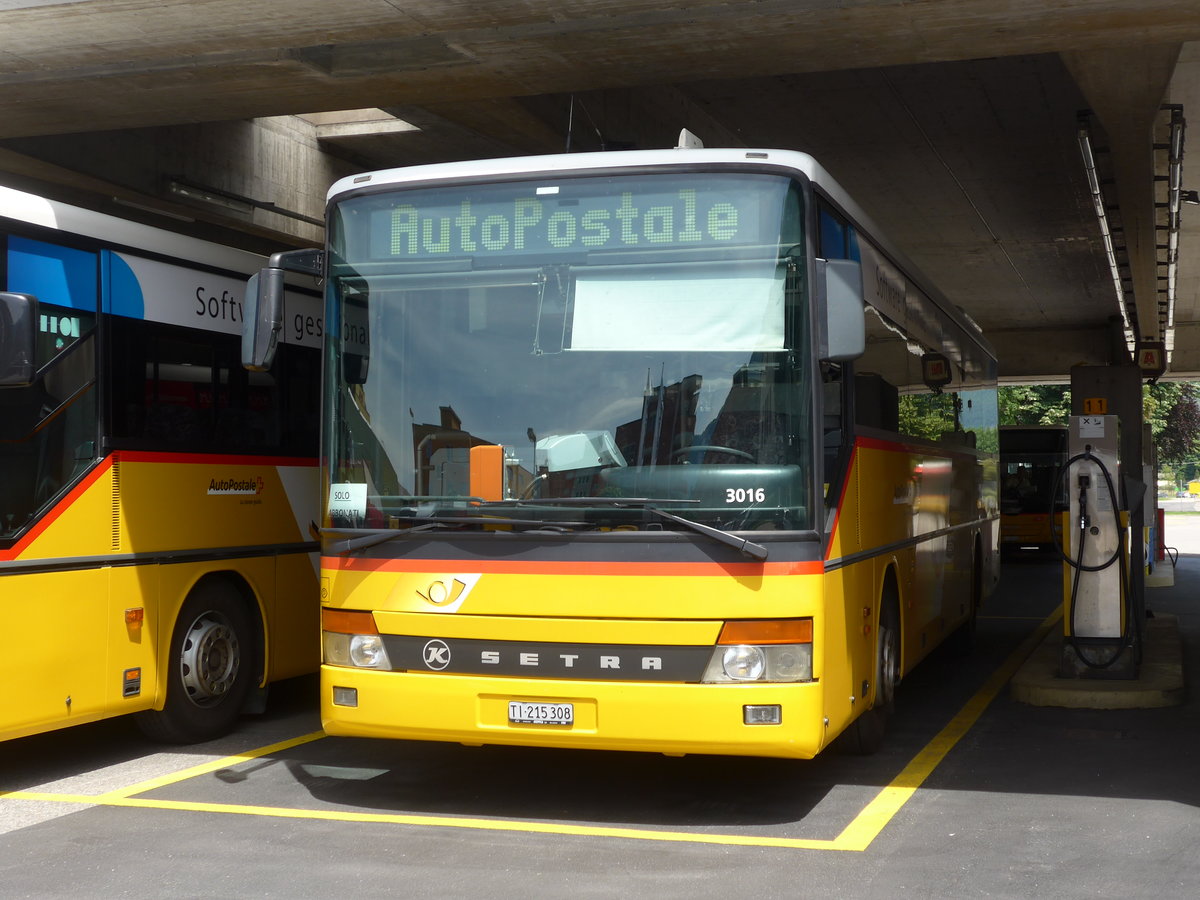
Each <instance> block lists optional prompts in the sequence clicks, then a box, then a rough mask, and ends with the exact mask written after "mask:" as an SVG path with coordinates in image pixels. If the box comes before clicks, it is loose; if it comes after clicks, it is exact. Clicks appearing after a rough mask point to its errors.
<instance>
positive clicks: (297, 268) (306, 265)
mask: <svg viewBox="0 0 1200 900" xmlns="http://www.w3.org/2000/svg"><path fill="white" fill-rule="evenodd" d="M267 267H268V268H270V269H283V270H284V271H285V272H298V273H299V274H301V275H312V276H313V277H314V278H320V277H322V276H323V275H324V274H325V251H324V250H320V249H317V248H315V247H306V248H305V249H303V250H281V251H279V252H278V253H272V254H271V258H270V260H268V261H267Z"/></svg>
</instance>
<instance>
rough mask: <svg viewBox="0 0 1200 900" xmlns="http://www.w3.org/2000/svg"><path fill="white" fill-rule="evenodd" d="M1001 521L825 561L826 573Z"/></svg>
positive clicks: (984, 521) (955, 527)
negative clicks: (957, 532)
mask: <svg viewBox="0 0 1200 900" xmlns="http://www.w3.org/2000/svg"><path fill="white" fill-rule="evenodd" d="M998 519H999V517H998V516H989V517H988V518H986V519H973V520H971V521H970V522H964V523H962V524H961V525H951V526H949V527H947V528H939V529H938V530H937V531H930V532H927V533H925V534H922V535H919V536H918V537H911V538H905V539H904V540H902V541H894V542H893V543H891V544H881V545H880V546H878V547H872V548H870V549H869V550H860V551H859V552H857V553H851V554H849V555H847V556H839V557H838V558H837V559H827V560H825V571H826V572H832V571H833V570H834V569H843V568H845V567H846V566H852V565H854V564H855V563H860V562H866V561H867V560H869V559H874V558H875V557H877V556H884V555H886V554H888V553H892V552H893V551H896V550H904V549H906V548H908V547H915V546H917V545H918V544H924V543H925V542H926V541H932V540H936V539H937V538H940V537H945V536H946V535H948V534H952V533H954V532H956V531H962V530H963V529H970V528H979V527H981V526H982V525H986V524H987V523H988V522H995V521H997V520H998Z"/></svg>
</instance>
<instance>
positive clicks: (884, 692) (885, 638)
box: [875, 624, 899, 706]
mask: <svg viewBox="0 0 1200 900" xmlns="http://www.w3.org/2000/svg"><path fill="white" fill-rule="evenodd" d="M898 650H899V644H898V641H897V634H896V629H895V628H894V627H892V626H891V625H890V624H887V625H882V626H881V627H880V629H879V689H878V690H877V691H876V700H875V705H876V706H887V705H888V704H890V703H891V702H892V698H893V697H894V696H895V694H896V672H897V671H898V669H897V665H896V663H897V653H898Z"/></svg>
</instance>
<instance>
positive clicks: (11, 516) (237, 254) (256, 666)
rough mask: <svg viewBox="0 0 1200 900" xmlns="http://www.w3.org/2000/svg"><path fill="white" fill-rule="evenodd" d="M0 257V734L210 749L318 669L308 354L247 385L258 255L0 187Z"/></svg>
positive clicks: (315, 382)
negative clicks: (245, 338) (114, 737)
mask: <svg viewBox="0 0 1200 900" xmlns="http://www.w3.org/2000/svg"><path fill="white" fill-rule="evenodd" d="M0 261H2V266H0V276H2V278H0V287H3V289H4V290H3V293H0V616H2V618H3V621H4V628H3V630H2V631H0V684H3V685H4V697H3V700H0V739H7V738H14V737H20V736H23V735H29V734H34V733H37V732H43V731H48V730H51V729H55V728H62V727H65V726H68V725H73V724H76V723H81V722H90V721H95V720H98V719H102V718H106V717H109V716H117V715H122V714H124V713H136V714H137V720H138V723H139V724H140V725H141V726H142V728H143V730H144V731H145V732H146V733H147V734H148V735H150V736H152V737H156V738H159V739H162V740H167V741H175V742H184V741H197V740H205V739H208V738H212V737H215V736H217V735H219V734H221V733H223V732H225V731H227V730H228V729H229V728H230V727H232V726H233V724H234V723H235V720H236V717H237V715H238V713H239V711H241V710H243V709H246V708H250V707H253V706H256V705H260V704H261V701H262V700H263V699H264V697H265V690H266V686H267V685H268V684H269V683H270V682H272V681H275V680H277V679H280V678H286V677H289V676H292V675H296V674H299V673H302V672H306V671H308V672H311V671H315V669H316V667H317V664H318V653H319V645H318V642H317V640H316V638H315V634H316V629H317V622H318V611H317V603H316V600H315V596H316V590H317V568H316V567H317V557H316V552H315V551H316V550H317V544H316V542H315V539H314V537H313V536H312V535H311V534H310V533H309V527H310V526H309V523H310V521H311V519H312V517H313V516H314V515H316V510H317V509H319V500H318V484H319V481H318V476H317V465H316V450H317V433H318V418H319V417H318V414H317V407H318V402H319V401H318V397H319V392H320V378H319V359H320V351H319V338H318V336H317V335H316V333H315V331H314V332H313V333H311V334H304V333H301V334H296V333H295V331H291V332H289V333H288V334H286V335H285V336H284V338H283V345H282V346H281V347H280V353H279V356H278V357H277V358H276V361H275V365H274V366H273V367H272V368H271V369H270V370H269V371H266V372H261V373H253V374H251V373H248V372H247V371H246V370H245V369H244V368H243V367H242V366H241V364H240V357H239V345H240V344H239V342H240V327H241V325H240V322H241V294H242V289H243V287H244V284H245V279H246V278H247V277H248V275H249V274H250V273H252V272H253V271H255V270H256V269H258V268H259V267H260V266H261V265H262V258H261V257H257V256H254V255H252V254H249V253H243V252H241V251H237V250H233V249H230V248H226V247H222V246H218V245H216V244H211V243H206V242H203V241H198V240H192V239H189V238H186V237H183V236H181V235H177V234H173V233H171V232H167V231H163V230H159V229H155V228H151V227H148V226H144V225H140V224H137V223H133V222H129V221H125V220H122V219H119V218H115V217H110V216H106V215H101V214H98V213H95V212H92V211H88V210H83V209H78V208H75V207H72V206H69V205H66V204H63V203H58V202H54V201H51V200H48V199H46V198H43V197H39V196H36V195H33V194H29V193H25V192H22V191H16V190H12V189H9V188H3V187H0ZM287 301H288V304H289V309H293V311H294V313H296V314H301V313H303V314H304V315H306V316H307V317H309V318H312V319H313V321H314V322H316V321H317V319H318V318H319V316H320V298H319V296H317V295H315V294H314V293H312V292H308V293H305V292H303V291H289V292H288V296H287ZM306 307H308V308H307V309H306ZM302 331H303V329H302Z"/></svg>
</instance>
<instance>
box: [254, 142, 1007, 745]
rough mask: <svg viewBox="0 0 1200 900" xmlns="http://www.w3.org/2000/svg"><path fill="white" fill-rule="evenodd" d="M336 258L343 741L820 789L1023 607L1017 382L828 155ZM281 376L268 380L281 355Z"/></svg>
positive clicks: (598, 189) (329, 579)
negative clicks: (1006, 459) (907, 684)
mask: <svg viewBox="0 0 1200 900" xmlns="http://www.w3.org/2000/svg"><path fill="white" fill-rule="evenodd" d="M328 238H329V244H328V247H327V248H326V250H324V251H322V252H321V253H318V252H316V251H310V252H308V253H307V254H301V255H300V256H298V257H291V256H289V255H287V254H280V255H277V256H276V257H273V258H272V264H271V266H270V267H268V268H267V269H265V270H264V272H263V273H262V274H261V276H260V277H259V278H258V279H256V281H255V282H254V283H253V284H252V285H251V290H250V291H249V292H248V295H247V296H248V298H252V303H251V306H253V307H254V312H253V314H251V312H250V311H249V310H248V318H247V324H248V325H249V326H251V328H250V329H249V330H248V332H247V335H246V340H247V344H246V347H247V349H248V352H249V353H250V355H249V357H248V358H247V359H246V362H247V364H248V365H250V366H251V367H254V366H261V365H263V364H265V363H266V362H267V360H268V359H269V358H270V353H269V347H270V343H271V341H272V339H273V338H272V335H273V333H274V332H273V328H274V327H277V326H278V324H279V323H280V322H281V321H283V319H282V318H281V316H280V314H279V313H278V311H277V310H276V306H277V302H278V290H277V288H275V287H273V285H277V284H279V283H280V282H281V279H282V276H283V272H284V271H287V270H289V269H290V270H308V271H310V272H312V273H314V274H317V273H319V274H321V275H322V276H323V277H324V278H325V279H326V281H325V290H326V298H325V302H326V309H325V321H326V322H327V323H328V325H329V327H327V328H326V330H325V340H326V348H325V376H324V400H323V410H324V412H323V418H322V428H323V432H322V433H323V439H322V440H323V449H322V457H323V468H322V477H323V488H322V491H323V504H324V506H323V523H322V525H323V527H322V557H321V603H322V629H323V642H324V664H323V666H322V669H321V713H322V720H323V723H324V727H325V730H326V731H327V732H328V733H330V734H335V735H358V736H371V737H380V738H408V739H414V738H415V739H423V740H437V741H456V742H462V743H465V744H520V745H538V746H553V747H580V748H604V749H617V750H643V751H655V752H662V753H668V754H682V753H722V754H738V755H762V756H781V757H802V758H806V757H812V756H814V755H815V754H817V753H818V752H819V751H820V750H821V749H822V748H824V747H826V746H828V745H829V744H830V743H831V742H832V741H833V740H834V739H835V738H837V737H838V736H839V735H841V734H843V733H846V734H847V737H846V741H847V743H850V744H852V745H854V746H855V747H857V748H858V749H860V750H864V751H865V750H870V749H872V748H873V747H875V746H877V745H878V743H879V741H880V738H881V735H882V731H883V725H884V722H885V720H886V718H887V716H888V714H889V713H890V711H891V710H892V707H893V703H894V696H895V690H896V686H897V684H898V683H899V682H900V679H901V677H902V676H903V675H904V674H905V673H906V672H908V671H909V670H911V669H912V667H913V666H915V665H916V664H917V663H918V662H919V661H920V660H921V659H922V658H923V657H924V656H926V655H927V654H928V653H929V652H930V651H932V650H933V649H934V647H936V646H937V645H938V644H939V643H941V642H942V641H943V640H944V639H946V638H948V637H950V636H951V635H954V634H957V635H959V636H960V638H962V639H964V641H967V640H969V638H970V634H971V631H972V629H973V628H974V622H975V616H976V612H977V610H978V608H979V605H980V603H981V601H982V600H983V598H984V597H985V596H986V594H987V593H988V592H989V591H990V589H991V587H992V586H993V584H994V582H995V580H996V577H997V571H998V567H997V559H998V552H997V540H998V537H997V518H998V515H999V513H998V508H997V494H996V463H995V459H996V457H995V446H996V413H997V406H996V395H995V369H996V365H995V359H994V356H993V354H992V353H991V351H990V350H989V348H988V345H987V344H986V342H985V341H984V339H983V338H982V336H981V335H980V332H979V329H978V328H977V327H976V326H975V325H974V324H973V323H972V322H971V321H970V320H969V319H968V318H967V317H966V316H965V315H964V314H963V313H962V312H960V311H959V310H958V309H957V308H956V307H954V306H953V305H951V304H950V303H949V302H947V301H946V300H945V299H944V298H942V297H941V296H940V295H939V294H937V293H936V292H935V291H934V289H933V288H932V287H930V286H929V285H928V284H925V283H923V282H922V281H920V280H919V278H918V276H917V274H916V272H915V271H914V270H913V269H912V267H911V266H909V265H908V264H907V263H905V261H904V260H903V259H902V258H901V256H900V255H899V254H898V253H896V252H895V251H893V250H892V249H891V248H890V247H889V245H888V244H887V242H886V241H885V240H884V239H883V238H882V236H881V235H880V234H879V233H878V231H877V230H876V229H875V228H874V227H873V226H872V225H871V223H870V222H869V220H868V219H867V217H866V216H865V215H864V214H863V213H862V211H861V210H860V209H859V208H858V206H857V205H856V204H855V203H854V202H853V201H851V199H850V198H849V197H848V196H847V195H846V194H845V192H844V191H843V190H842V189H841V188H839V187H838V186H837V184H835V183H834V182H833V180H832V179H831V178H830V177H829V176H828V175H827V174H826V173H825V172H824V171H823V170H822V169H821V167H820V166H819V165H818V164H817V163H816V162H815V161H814V160H813V159H811V158H810V157H808V156H806V155H803V154H800V153H794V152H786V151H777V150H706V149H702V148H700V149H679V150H670V151H637V152H624V153H599V154H579V155H563V156H553V157H541V158H524V159H508V160H492V161H483V162H464V163H453V164H446V165H435V166H424V167H417V168H408V169H396V170H391V171H383V172H376V173H373V174H368V175H362V176H358V177H354V178H350V179H346V180H343V181H340V182H338V183H337V184H335V185H334V186H333V188H332V189H331V191H330V194H329V206H328ZM250 351H252V352H250Z"/></svg>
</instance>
